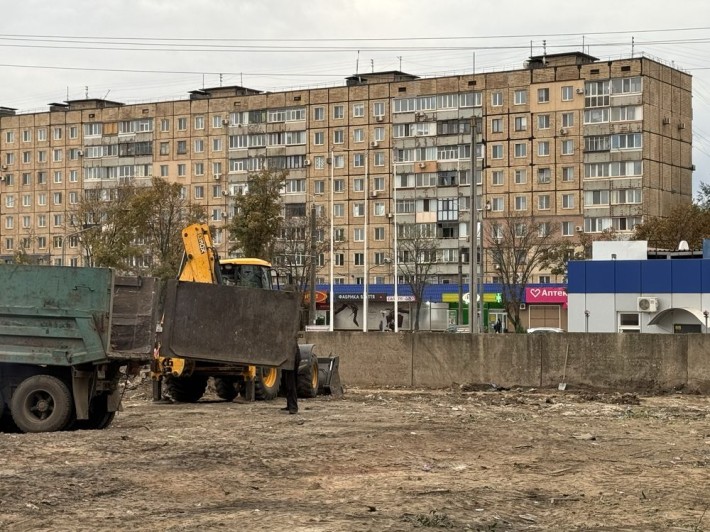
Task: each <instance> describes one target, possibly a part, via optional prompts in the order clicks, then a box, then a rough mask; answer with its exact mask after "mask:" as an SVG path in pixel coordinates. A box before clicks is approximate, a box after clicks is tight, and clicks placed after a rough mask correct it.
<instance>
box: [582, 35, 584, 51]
mask: <svg viewBox="0 0 710 532" xmlns="http://www.w3.org/2000/svg"><path fill="white" fill-rule="evenodd" d="M582 53H584V35H582Z"/></svg>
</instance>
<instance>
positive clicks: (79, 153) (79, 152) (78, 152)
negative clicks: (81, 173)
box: [76, 150, 84, 157]
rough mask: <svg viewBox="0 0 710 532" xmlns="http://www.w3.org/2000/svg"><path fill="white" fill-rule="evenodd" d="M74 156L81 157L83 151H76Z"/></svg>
mask: <svg viewBox="0 0 710 532" xmlns="http://www.w3.org/2000/svg"><path fill="white" fill-rule="evenodd" d="M76 154H77V155H78V156H79V157H81V156H82V155H84V150H77V151H76Z"/></svg>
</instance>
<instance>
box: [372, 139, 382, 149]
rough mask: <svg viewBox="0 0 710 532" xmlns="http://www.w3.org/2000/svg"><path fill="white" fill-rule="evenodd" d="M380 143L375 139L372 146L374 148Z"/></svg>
mask: <svg viewBox="0 0 710 532" xmlns="http://www.w3.org/2000/svg"><path fill="white" fill-rule="evenodd" d="M379 145H380V143H379V142H377V141H376V140H373V141H372V142H370V146H371V147H372V148H377V146H379Z"/></svg>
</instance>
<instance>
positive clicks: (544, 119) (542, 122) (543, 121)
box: [537, 115, 550, 129]
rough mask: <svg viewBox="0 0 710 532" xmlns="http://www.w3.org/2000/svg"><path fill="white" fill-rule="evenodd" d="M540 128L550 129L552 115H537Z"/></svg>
mask: <svg viewBox="0 0 710 532" xmlns="http://www.w3.org/2000/svg"><path fill="white" fill-rule="evenodd" d="M537 127H538V129H550V115H537Z"/></svg>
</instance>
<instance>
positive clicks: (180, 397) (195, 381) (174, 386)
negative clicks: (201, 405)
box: [165, 375, 207, 403]
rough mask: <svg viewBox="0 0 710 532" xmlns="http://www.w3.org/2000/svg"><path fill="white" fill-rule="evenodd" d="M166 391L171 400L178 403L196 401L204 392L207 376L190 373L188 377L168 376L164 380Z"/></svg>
mask: <svg viewBox="0 0 710 532" xmlns="http://www.w3.org/2000/svg"><path fill="white" fill-rule="evenodd" d="M165 385H166V386H167V387H168V393H169V394H170V397H171V398H172V400H173V401H177V402H178V403H196V402H197V401H199V400H200V397H202V396H203V395H204V394H205V388H207V377H205V376H204V375H191V376H189V377H173V376H172V375H170V376H168V377H167V378H166V380H165Z"/></svg>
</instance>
